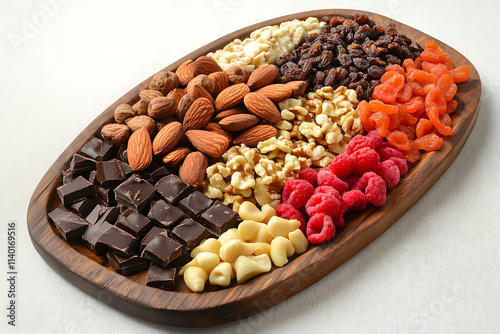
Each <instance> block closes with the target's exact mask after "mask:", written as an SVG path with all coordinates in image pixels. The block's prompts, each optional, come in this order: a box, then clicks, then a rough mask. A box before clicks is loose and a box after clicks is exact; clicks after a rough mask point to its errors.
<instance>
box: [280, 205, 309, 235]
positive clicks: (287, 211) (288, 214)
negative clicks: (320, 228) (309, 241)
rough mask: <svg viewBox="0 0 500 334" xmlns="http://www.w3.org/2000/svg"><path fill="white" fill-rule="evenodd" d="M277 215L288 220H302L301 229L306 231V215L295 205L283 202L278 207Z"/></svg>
mask: <svg viewBox="0 0 500 334" xmlns="http://www.w3.org/2000/svg"><path fill="white" fill-rule="evenodd" d="M276 215H277V216H278V217H281V218H284V219H288V220H292V219H296V220H298V221H299V222H300V230H301V231H302V232H305V231H306V221H305V219H304V216H303V215H302V213H300V212H299V210H297V209H295V207H294V206H293V205H291V204H284V203H281V204H280V205H278V207H277V208H276Z"/></svg>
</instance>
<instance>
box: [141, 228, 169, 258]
mask: <svg viewBox="0 0 500 334" xmlns="http://www.w3.org/2000/svg"><path fill="white" fill-rule="evenodd" d="M162 232H167V230H166V229H164V228H161V227H158V226H153V227H152V228H151V230H149V232H148V234H146V236H145V237H144V238H143V239H142V240H141V249H140V251H141V252H142V250H143V249H144V247H146V246H147V245H148V244H149V243H150V242H151V240H153V239H154V237H156V236H157V235H158V234H160V233H162Z"/></svg>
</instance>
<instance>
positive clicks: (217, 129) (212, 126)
mask: <svg viewBox="0 0 500 334" xmlns="http://www.w3.org/2000/svg"><path fill="white" fill-rule="evenodd" d="M203 129H204V130H207V131H210V132H214V133H218V134H220V135H223V136H224V137H226V138H227V140H229V142H232V141H233V136H231V134H230V133H229V132H227V131H226V130H224V129H223V128H222V126H220V125H219V123H213V122H210V123H208V124H207V125H206V126H205V127H204V128H203Z"/></svg>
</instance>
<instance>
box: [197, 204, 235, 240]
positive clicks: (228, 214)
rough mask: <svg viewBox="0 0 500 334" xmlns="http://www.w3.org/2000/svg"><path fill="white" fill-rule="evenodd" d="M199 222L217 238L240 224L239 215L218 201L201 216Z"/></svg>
mask: <svg viewBox="0 0 500 334" xmlns="http://www.w3.org/2000/svg"><path fill="white" fill-rule="evenodd" d="M199 222H200V223H201V224H203V225H205V226H206V227H208V228H209V229H210V231H212V232H213V233H214V234H215V235H216V236H220V235H221V234H222V233H224V232H226V231H227V230H228V229H229V228H231V227H232V226H234V225H235V224H236V223H237V222H238V215H237V214H236V212H234V211H233V210H231V209H230V208H229V207H227V206H226V205H224V204H222V203H221V202H217V201H216V202H215V203H214V205H212V206H211V207H210V208H209V209H208V210H207V211H205V212H204V213H203V214H202V215H201V217H200V220H199Z"/></svg>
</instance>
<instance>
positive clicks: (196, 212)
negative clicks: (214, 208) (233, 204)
mask: <svg viewBox="0 0 500 334" xmlns="http://www.w3.org/2000/svg"><path fill="white" fill-rule="evenodd" d="M210 205H212V200H211V199H210V198H208V197H207V196H205V194H203V193H202V192H201V191H198V190H196V191H194V192H192V193H191V194H189V195H188V196H187V197H184V198H183V199H181V200H180V201H179V204H178V206H179V208H181V209H182V210H183V211H184V212H185V213H187V214H188V216H189V217H191V218H193V219H197V218H198V217H199V216H200V215H201V214H202V213H203V211H205V210H206V209H208V208H209V207H210Z"/></svg>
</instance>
